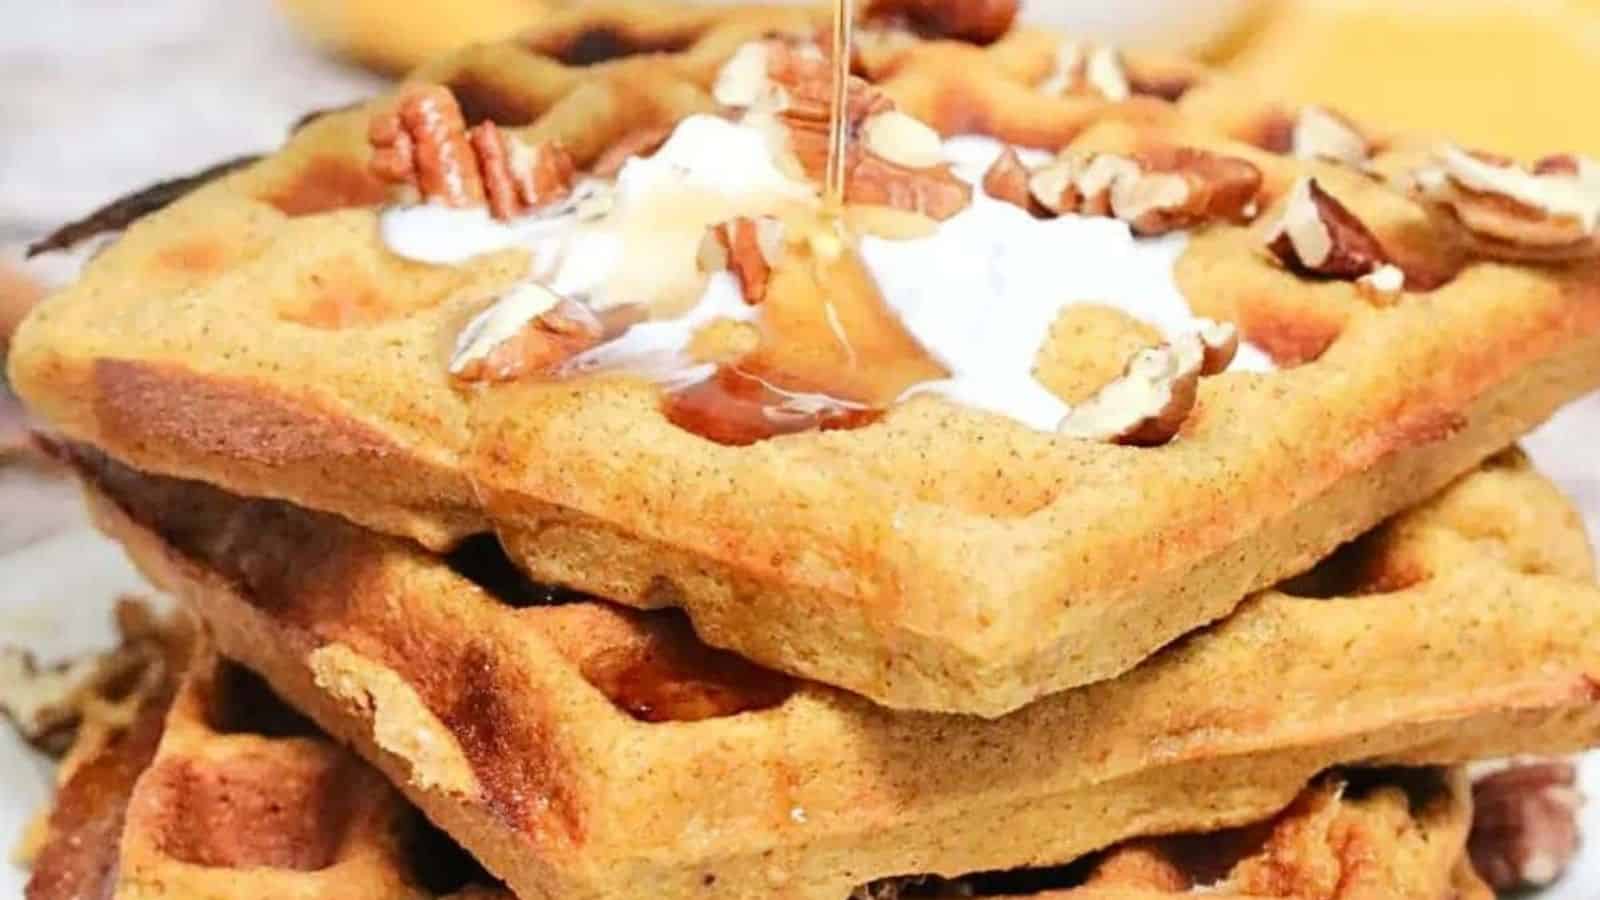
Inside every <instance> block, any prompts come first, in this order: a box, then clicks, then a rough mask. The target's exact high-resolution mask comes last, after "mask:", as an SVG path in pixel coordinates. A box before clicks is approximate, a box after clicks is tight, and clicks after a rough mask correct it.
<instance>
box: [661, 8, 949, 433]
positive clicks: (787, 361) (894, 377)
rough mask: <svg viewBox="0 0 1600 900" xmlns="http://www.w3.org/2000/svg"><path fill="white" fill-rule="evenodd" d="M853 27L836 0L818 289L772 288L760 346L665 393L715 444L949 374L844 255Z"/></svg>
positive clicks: (815, 264) (862, 417)
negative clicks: (704, 376)
mask: <svg viewBox="0 0 1600 900" xmlns="http://www.w3.org/2000/svg"><path fill="white" fill-rule="evenodd" d="M855 27H856V17H855V3H854V0H834V4H833V21H832V28H831V31H832V42H831V47H830V48H829V49H830V58H829V63H830V65H831V68H832V84H831V101H830V103H829V107H828V158H827V165H826V168H825V169H824V177H823V195H822V199H823V205H822V211H821V216H820V218H819V220H818V221H817V222H815V223H810V229H811V230H812V231H813V233H812V234H811V235H810V236H809V237H810V239H809V240H807V241H805V244H806V248H807V251H808V255H809V257H810V258H809V260H808V265H809V270H810V276H811V277H810V280H811V281H812V282H813V286H814V287H815V290H809V289H803V288H801V289H798V290H792V291H775V292H774V296H772V297H771V298H769V301H768V302H769V303H770V305H769V306H768V307H767V308H766V309H765V310H764V311H763V315H762V318H761V320H760V322H759V323H757V325H756V328H757V330H758V331H759V339H758V342H757V345H756V348H755V350H754V351H753V352H751V353H749V354H748V355H746V356H743V357H742V358H740V359H738V360H735V361H734V362H732V363H729V364H725V365H722V366H719V367H718V368H717V371H716V374H715V375H713V376H712V377H711V378H708V379H706V380H704V381H701V382H699V383H698V384H695V385H692V386H690V387H687V388H685V389H683V390H679V391H674V392H670V393H668V394H667V396H666V398H665V403H664V410H665V412H666V415H667V418H668V419H670V420H671V421H672V422H673V423H675V424H677V425H678V426H679V427H682V428H685V429H687V430H689V431H692V432H694V433H696V434H699V435H701V436H702V437H705V438H709V439H710V440H713V441H716V442H718V443H722V444H733V445H742V444H751V443H755V442H757V441H760V440H765V439H767V438H771V437H776V436H777V435H780V434H789V433H795V432H801V431H810V430H813V429H822V430H835V429H841V428H855V427H859V426H861V425H866V424H870V423H872V422H874V421H876V420H877V419H878V418H879V417H880V416H881V415H882V412H883V410H885V409H887V408H888V407H889V406H890V405H892V404H893V403H894V402H895V401H896V400H897V399H899V398H900V396H901V395H903V394H904V393H905V391H906V390H907V389H909V388H910V387H912V386H913V385H915V384H918V383H920V382H924V381H931V380H934V379H937V378H942V377H944V376H945V374H947V373H946V372H945V370H944V369H943V368H942V367H941V366H940V365H939V364H938V363H937V362H936V361H935V360H934V359H933V358H932V357H931V356H930V355H929V354H928V352H927V351H926V350H925V349H923V348H922V347H921V346H920V345H919V344H918V343H917V342H916V340H915V339H913V338H912V337H911V336H910V335H909V334H907V333H906V331H905V329H904V328H903V327H902V326H901V324H900V323H899V321H898V320H897V319H896V318H895V316H894V315H893V313H892V311H891V310H889V309H888V308H887V307H886V306H885V305H884V303H883V300H882V297H881V296H879V295H878V293H877V291H876V290H875V289H874V288H873V287H872V284H871V279H870V278H869V277H866V276H865V273H861V272H859V271H857V270H858V269H859V266H857V265H853V264H852V262H851V261H850V259H849V258H848V254H847V253H846V250H847V242H848V240H849V237H848V235H849V226H848V224H847V223H846V221H845V203H846V180H847V178H848V173H849V161H850V155H851V149H852V148H851V146H850V144H851V140H852V135H851V134H850V119H849V116H848V109H849V96H850V79H851V71H850V68H851V66H850V64H851V60H852V59H854V50H855ZM790 283H795V282H794V281H792V280H791V282H790ZM785 295H787V299H786V298H785Z"/></svg>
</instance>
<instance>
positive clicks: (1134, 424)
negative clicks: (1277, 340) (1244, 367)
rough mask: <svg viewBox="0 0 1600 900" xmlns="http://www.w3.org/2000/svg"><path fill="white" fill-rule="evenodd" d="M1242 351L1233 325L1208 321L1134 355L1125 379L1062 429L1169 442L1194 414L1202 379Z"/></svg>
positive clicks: (1116, 440) (1113, 439)
mask: <svg viewBox="0 0 1600 900" xmlns="http://www.w3.org/2000/svg"><path fill="white" fill-rule="evenodd" d="M1238 349H1239V333H1238V330H1237V329H1236V328H1235V327H1234V326H1233V325H1231V324H1228V323H1220V322H1211V321H1203V322H1202V323H1201V327H1200V329H1199V330H1198V331H1195V332H1192V333H1189V334H1185V335H1183V336H1181V337H1179V338H1177V339H1175V340H1173V341H1172V342H1170V343H1167V344H1163V345H1161V346H1159V347H1150V348H1147V349H1145V350H1141V351H1139V352H1138V353H1136V354H1134V356H1133V358H1132V359H1131V360H1129V362H1128V367H1127V369H1126V370H1124V372H1123V374H1122V376H1121V377H1120V378H1118V379H1116V380H1115V381H1113V382H1111V383H1110V384H1108V385H1106V386H1105V387H1103V388H1101V389H1100V392H1099V393H1098V394H1096V395H1095V396H1094V397H1091V398H1090V399H1089V400H1088V401H1087V402H1085V403H1083V404H1081V405H1080V406H1078V407H1076V408H1075V409H1073V410H1072V411H1071V412H1070V413H1068V414H1067V416H1066V417H1065V418H1064V419H1062V420H1061V424H1060V426H1059V427H1058V429H1057V430H1058V431H1059V432H1060V433H1061V434H1064V435H1066V436H1068V437H1075V438H1083V439H1087V440H1096V441H1107V442H1110V443H1113V444H1122V445H1125V446H1132V447H1159V446H1161V445H1163V444H1166V443H1168V442H1170V441H1171V440H1172V439H1173V438H1175V437H1177V435H1178V432H1179V430H1181V429H1182V428H1183V423H1184V422H1185V421H1187V420H1188V418H1189V415H1190V414H1191V413H1192V412H1193V411H1194V407H1195V402H1196V400H1197V399H1198V397H1199V388H1200V379H1201V377H1203V376H1207V375H1215V374H1217V373H1219V372H1222V371H1223V370H1224V369H1226V368H1227V367H1228V366H1229V365H1230V364H1231V363H1232V362H1233V358H1234V355H1235V354H1236V353H1237V352H1238Z"/></svg>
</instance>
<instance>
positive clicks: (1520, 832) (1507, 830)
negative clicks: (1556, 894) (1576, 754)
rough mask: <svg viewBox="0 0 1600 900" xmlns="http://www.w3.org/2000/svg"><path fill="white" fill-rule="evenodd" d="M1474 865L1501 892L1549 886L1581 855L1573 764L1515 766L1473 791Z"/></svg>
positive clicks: (1471, 846) (1471, 848)
mask: <svg viewBox="0 0 1600 900" xmlns="http://www.w3.org/2000/svg"><path fill="white" fill-rule="evenodd" d="M1472 801H1473V807H1474V814H1473V821H1472V837H1471V839H1470V840H1469V841H1468V844H1467V849H1468V851H1469V852H1470V854H1471V856H1472V863H1473V866H1474V867H1475V868H1476V869H1477V870H1478V874H1479V875H1482V876H1483V878H1484V880H1485V881H1487V882H1489V884H1490V885H1491V886H1492V887H1494V888H1495V889H1496V890H1500V891H1512V890H1518V889H1523V888H1531V887H1544V886H1545V885H1548V884H1550V883H1552V882H1554V881H1555V880H1556V878H1557V877H1559V876H1560V875H1561V873H1562V872H1563V871H1565V870H1566V868H1567V865H1568V864H1569V863H1571V862H1572V858H1573V857H1574V856H1575V855H1576V854H1577V851H1578V821H1577V818H1578V808H1579V806H1581V805H1582V797H1581V796H1580V795H1579V794H1578V789H1577V769H1576V768H1575V767H1574V766H1573V764H1572V763H1571V762H1570V761H1566V760H1549V761H1545V762H1536V763H1532V764H1520V765H1513V766H1512V767H1510V768H1507V769H1504V770H1502V771H1499V772H1495V773H1494V774H1491V775H1487V776H1485V777H1483V778H1480V779H1479V780H1478V781H1477V783H1476V784H1474V785H1473V788H1472Z"/></svg>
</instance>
